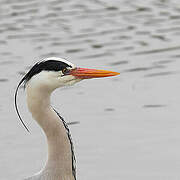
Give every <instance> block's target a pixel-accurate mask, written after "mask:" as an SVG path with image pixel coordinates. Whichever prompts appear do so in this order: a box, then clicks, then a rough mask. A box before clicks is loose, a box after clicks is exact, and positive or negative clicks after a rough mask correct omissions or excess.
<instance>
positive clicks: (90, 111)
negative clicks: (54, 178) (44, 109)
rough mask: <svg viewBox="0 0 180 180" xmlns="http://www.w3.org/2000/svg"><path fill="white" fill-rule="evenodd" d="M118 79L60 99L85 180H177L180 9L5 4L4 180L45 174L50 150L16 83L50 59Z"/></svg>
mask: <svg viewBox="0 0 180 180" xmlns="http://www.w3.org/2000/svg"><path fill="white" fill-rule="evenodd" d="M50 56H58V57H64V58H66V59H68V60H69V61H71V62H73V63H74V64H77V65H78V66H81V67H89V68H99V69H107V70H113V71H117V72H120V73H121V75H120V76H117V77H112V78H104V79H94V80H86V81H83V82H80V83H79V84H77V85H75V86H73V87H68V88H65V89H59V90H56V92H55V93H54V94H53V97H52V104H53V106H54V107H55V108H56V109H57V110H58V111H59V112H60V114H61V115H62V116H63V117H64V118H65V119H66V121H67V122H70V121H80V124H78V125H73V126H71V127H70V129H71V132H72V136H73V139H74V143H75V151H76V156H77V157H76V158H77V171H78V172H77V175H78V179H83V180H92V179H94V180H95V179H98V180H105V179H107V180H109V179H111V180H120V179H123V180H132V179H133V180H178V179H180V118H179V113H180V111H179V107H180V95H179V93H180V60H179V59H180V1H179V0H147V1H143V0H133V1H132V0H116V1H112V0H111V1H110V0H84V1H83V0H76V1H73V0H49V1H48V0H45V1H40V0H28V1H27V0H0V86H1V90H0V92H1V97H0V99H1V103H0V114H1V118H0V152H1V153H0V180H20V179H23V178H24V177H27V176H30V175H32V174H34V173H36V172H37V171H39V170H40V169H41V167H42V166H43V164H44V163H45V161H46V153H47V150H46V142H45V137H44V135H43V133H42V131H41V129H40V128H39V127H38V126H37V124H36V122H35V121H34V120H32V118H31V115H30V114H29V112H28V110H27V107H26V103H25V93H24V92H23V89H21V90H20V92H19V108H20V112H21V114H22V117H23V119H24V120H25V122H26V124H27V126H28V127H29V129H30V131H31V133H30V134H28V133H27V132H26V131H25V130H24V129H23V128H22V126H21V124H20V122H19V120H18V118H17V115H16V113H15V111H14V106H13V95H14V91H15V88H16V86H17V83H18V82H19V81H20V79H21V78H22V76H23V75H24V73H25V72H27V71H28V69H29V68H30V67H31V66H32V65H33V64H34V63H35V62H36V61H38V60H40V59H43V58H45V57H50Z"/></svg>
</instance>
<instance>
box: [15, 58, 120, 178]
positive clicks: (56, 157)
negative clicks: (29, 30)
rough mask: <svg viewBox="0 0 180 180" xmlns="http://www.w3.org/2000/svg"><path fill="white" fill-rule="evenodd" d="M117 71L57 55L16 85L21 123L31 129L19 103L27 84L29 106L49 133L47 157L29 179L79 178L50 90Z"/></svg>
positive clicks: (64, 127)
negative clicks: (78, 64) (86, 65)
mask: <svg viewBox="0 0 180 180" xmlns="http://www.w3.org/2000/svg"><path fill="white" fill-rule="evenodd" d="M118 74H119V73H117V72H112V71H105V70H96V69H87V68H79V67H76V66H75V65H74V64H72V63H70V62H69V61H67V60H65V59H62V58H57V57H51V58H47V59H45V60H43V61H40V62H38V63H36V64H35V65H34V66H33V67H32V68H31V69H30V70H29V72H28V73H27V74H26V75H25V76H24V77H23V79H22V80H21V81H20V83H19V84H18V86H17V89H16V92H15V107H16V111H17V114H18V116H19V118H20V120H21V122H22V123H23V125H24V127H25V128H26V129H27V130H28V128H27V127H26V125H25V124H24V122H23V120H22V118H21V116H20V113H19V110H18V106H17V94H18V89H19V87H20V85H21V84H22V83H24V87H25V90H26V98H27V105H28V109H29V111H30V112H31V114H32V117H33V119H35V120H36V121H37V123H38V124H39V125H40V127H41V128H42V129H43V131H44V133H45V135H46V139H47V144H48V160H47V162H46V164H45V166H44V168H43V169H42V170H41V171H40V172H39V173H37V174H35V175H34V176H32V177H29V178H26V180H76V167H75V155H74V147H73V143H72V139H71V135H70V131H69V128H68V126H67V124H66V122H65V121H64V119H63V118H62V117H61V116H60V114H59V113H58V112H57V111H56V110H55V109H53V107H52V106H51V103H50V96H51V93H52V92H53V91H54V90H55V89H57V88H60V87H63V86H67V85H73V84H75V83H77V82H79V81H81V80H83V79H90V78H100V77H108V76H116V75H118ZM28 131H29V130H28Z"/></svg>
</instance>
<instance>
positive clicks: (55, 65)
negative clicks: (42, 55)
mask: <svg viewBox="0 0 180 180" xmlns="http://www.w3.org/2000/svg"><path fill="white" fill-rule="evenodd" d="M66 67H72V66H71V65H69V64H66V63H65V62H62V61H57V60H47V61H40V62H38V63H36V64H35V65H34V66H33V67H32V68H31V69H30V70H29V72H28V73H27V74H26V75H25V76H24V77H23V78H22V79H21V81H20V82H19V84H18V86H17V88H16V91H15V95H14V105H15V109H16V112H17V115H18V117H19V119H20V121H21V123H22V124H23V126H24V127H25V129H26V130H27V131H28V132H29V129H28V128H27V126H26V125H25V123H24V121H23V120H22V118H21V115H20V113H19V110H18V105H17V95H18V90H19V87H20V86H21V84H22V83H24V87H25V86H26V83H27V82H28V81H29V80H30V79H31V78H32V77H33V76H34V75H36V74H38V73H40V72H41V71H61V70H63V69H64V68H66Z"/></svg>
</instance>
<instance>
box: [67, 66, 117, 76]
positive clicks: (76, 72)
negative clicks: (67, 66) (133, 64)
mask: <svg viewBox="0 0 180 180" xmlns="http://www.w3.org/2000/svg"><path fill="white" fill-rule="evenodd" d="M70 74H71V75H73V76H75V77H76V78H77V79H90V78H101V77H109V76H116V75H119V74H120V73H117V72H112V71H106V70H97V69H87V68H76V69H73V70H72V71H71V72H70Z"/></svg>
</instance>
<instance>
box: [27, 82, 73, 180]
mask: <svg viewBox="0 0 180 180" xmlns="http://www.w3.org/2000/svg"><path fill="white" fill-rule="evenodd" d="M26 93H27V104H28V108H29V111H30V112H31V113H32V117H33V118H34V119H35V120H36V121H37V123H38V124H39V125H40V126H41V128H42V129H43V131H44V133H45V135H46V137H47V143H48V161H47V163H46V165H45V168H44V169H43V170H42V171H41V172H40V173H39V174H38V175H36V176H34V178H37V180H40V179H43V180H74V176H73V173H72V152H71V144H70V141H69V138H68V135H67V132H66V129H65V127H64V124H63V122H62V121H61V120H60V118H59V117H58V115H57V113H56V112H55V111H54V110H53V108H52V107H51V106H50V95H51V92H50V91H49V92H47V91H43V90H41V88H38V87H37V86H31V84H30V83H29V84H27V86H26ZM32 178H33V177H32Z"/></svg>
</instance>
